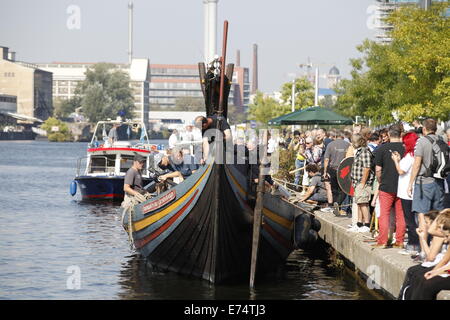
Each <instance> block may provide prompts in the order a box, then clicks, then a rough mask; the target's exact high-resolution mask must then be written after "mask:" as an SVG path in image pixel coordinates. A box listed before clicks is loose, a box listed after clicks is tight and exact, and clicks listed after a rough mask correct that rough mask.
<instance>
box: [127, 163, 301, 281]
mask: <svg viewBox="0 0 450 320" xmlns="http://www.w3.org/2000/svg"><path fill="white" fill-rule="evenodd" d="M168 192H172V194H173V193H176V196H175V197H173V199H172V200H171V201H170V202H168V203H167V204H165V205H163V206H161V207H159V208H158V209H155V210H153V211H149V208H151V207H152V206H153V203H156V201H158V199H164V197H165V196H166V198H167V197H168V196H167V195H168ZM168 192H166V193H164V194H161V195H160V196H159V197H158V198H156V200H155V199H151V200H148V201H147V202H144V203H142V204H139V205H137V206H135V207H134V214H133V240H134V243H135V247H136V248H137V250H138V251H139V252H140V253H141V254H142V255H143V256H145V257H146V258H147V259H148V261H149V262H150V264H152V265H153V266H155V267H157V268H158V269H160V270H166V271H173V272H177V273H181V274H185V275H189V276H193V277H198V278H203V279H206V280H208V281H210V282H212V283H220V282H224V281H227V280H233V279H239V278H241V277H247V279H248V275H249V271H250V257H251V244H252V221H253V208H252V207H251V205H250V204H249V203H248V201H247V191H246V175H245V172H239V170H238V168H237V166H233V165H218V164H214V165H209V166H203V167H202V168H201V169H199V170H198V171H197V172H195V173H194V174H193V175H192V176H191V177H189V178H188V179H187V180H185V182H183V183H182V184H180V185H178V186H176V187H175V188H173V189H171V190H169V191H168ZM264 197H265V198H264V210H263V224H262V227H261V242H260V248H259V256H258V265H257V277H260V276H262V275H264V274H267V273H271V272H274V271H276V270H277V268H278V267H279V266H280V264H283V263H284V262H285V260H286V258H287V256H288V255H289V254H290V253H291V251H292V250H293V247H292V237H293V234H292V233H293V221H294V208H293V207H292V206H291V205H289V203H287V202H285V201H284V200H282V199H280V198H276V197H273V196H271V195H270V194H265V196H264ZM124 221H125V223H124V227H125V228H126V229H127V228H128V225H127V223H126V222H127V221H128V217H125V218H124Z"/></svg>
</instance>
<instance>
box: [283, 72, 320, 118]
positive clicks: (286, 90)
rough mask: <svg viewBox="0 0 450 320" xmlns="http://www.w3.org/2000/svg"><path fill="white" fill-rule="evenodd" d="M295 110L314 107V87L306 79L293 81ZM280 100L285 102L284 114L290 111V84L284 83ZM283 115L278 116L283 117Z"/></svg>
mask: <svg viewBox="0 0 450 320" xmlns="http://www.w3.org/2000/svg"><path fill="white" fill-rule="evenodd" d="M294 95H295V102H294V107H295V110H298V109H304V108H307V107H312V106H313V105H314V87H313V85H312V84H311V82H309V81H308V79H306V78H297V79H295V89H294ZM281 99H282V100H283V101H284V102H285V105H284V108H283V109H284V111H285V112H284V113H289V112H291V111H292V82H286V83H285V84H283V86H282V88H281ZM284 113H282V114H280V115H283V114H284Z"/></svg>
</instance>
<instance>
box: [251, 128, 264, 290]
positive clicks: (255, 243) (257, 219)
mask: <svg viewBox="0 0 450 320" xmlns="http://www.w3.org/2000/svg"><path fill="white" fill-rule="evenodd" d="M266 152H267V130H264V132H263V144H262V152H261V153H260V160H259V161H260V164H259V176H258V188H257V189H256V204H255V211H254V214H253V240H252V258H251V265H250V288H252V289H253V288H254V287H255V276H256V264H257V262H258V249H259V237H260V233H261V221H262V209H263V197H264V183H265V179H264V169H265V168H264V164H265V163H266V160H267V159H266ZM261 155H262V157H261Z"/></svg>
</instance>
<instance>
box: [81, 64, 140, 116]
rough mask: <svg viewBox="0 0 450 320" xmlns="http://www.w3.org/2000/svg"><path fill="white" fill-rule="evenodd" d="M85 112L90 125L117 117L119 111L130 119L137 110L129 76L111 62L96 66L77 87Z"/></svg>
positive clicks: (87, 72)
mask: <svg viewBox="0 0 450 320" xmlns="http://www.w3.org/2000/svg"><path fill="white" fill-rule="evenodd" d="M76 93H77V94H78V96H79V97H80V100H81V103H80V105H81V107H82V110H83V113H84V114H85V115H86V116H87V117H88V118H89V120H90V121H91V122H97V121H99V120H104V119H107V118H116V116H117V115H118V113H119V111H122V112H123V113H124V117H130V116H131V112H132V110H133V108H134V100H133V91H132V89H131V88H130V78H129V76H128V75H127V74H126V73H125V72H123V71H121V70H118V69H116V67H115V65H113V64H110V63H97V64H95V65H94V66H93V67H92V68H89V69H88V70H87V71H86V79H85V80H84V81H82V82H80V83H79V84H78V86H77V89H76Z"/></svg>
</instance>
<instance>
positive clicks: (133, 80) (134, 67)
mask: <svg viewBox="0 0 450 320" xmlns="http://www.w3.org/2000/svg"><path fill="white" fill-rule="evenodd" d="M38 65H39V67H40V68H41V69H43V70H47V71H49V72H52V73H53V99H55V100H56V99H62V100H66V99H70V98H72V97H74V95H75V89H76V87H77V85H78V83H79V82H80V81H83V80H84V79H85V77H86V76H85V72H86V70H87V69H88V68H90V67H92V66H93V65H94V63H75V62H71V63H67V62H55V63H47V64H38ZM114 65H115V66H116V68H117V69H119V70H122V71H124V72H125V73H127V74H128V75H129V77H130V87H131V88H132V90H133V97H134V105H135V110H134V119H136V120H137V119H138V120H141V121H143V122H144V123H145V124H148V112H149V90H150V79H151V77H150V63H149V60H148V59H134V58H133V59H132V62H131V65H130V64H127V63H125V64H124V63H115V64H114ZM112 117H113V115H112Z"/></svg>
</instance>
